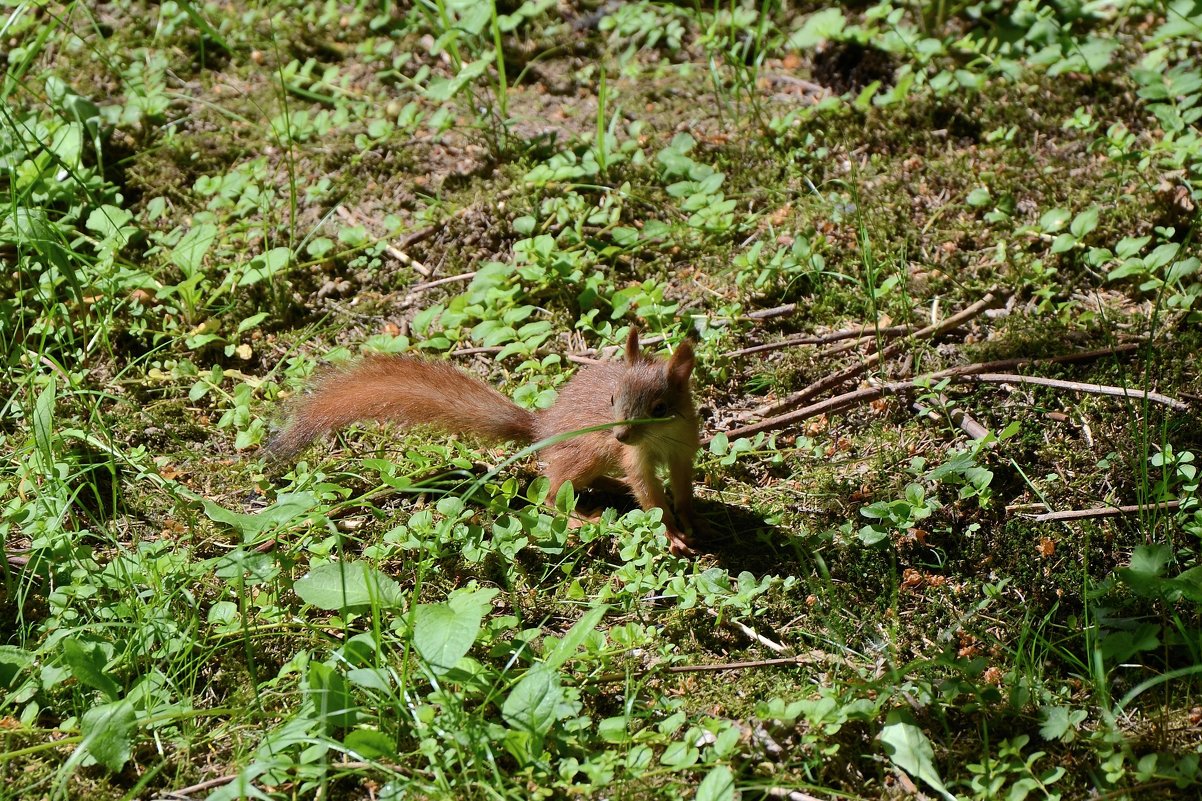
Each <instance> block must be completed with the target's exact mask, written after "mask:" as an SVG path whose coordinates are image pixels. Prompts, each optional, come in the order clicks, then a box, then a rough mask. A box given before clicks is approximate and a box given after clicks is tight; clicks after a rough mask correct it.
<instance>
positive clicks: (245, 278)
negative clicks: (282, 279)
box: [238, 247, 292, 286]
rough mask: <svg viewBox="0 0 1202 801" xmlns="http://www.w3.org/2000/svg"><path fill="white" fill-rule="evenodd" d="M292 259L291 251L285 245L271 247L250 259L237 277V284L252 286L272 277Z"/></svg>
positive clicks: (281, 270)
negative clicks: (243, 270)
mask: <svg viewBox="0 0 1202 801" xmlns="http://www.w3.org/2000/svg"><path fill="white" fill-rule="evenodd" d="M291 261H292V251H291V250H289V249H288V248H285V247H279V248H272V249H271V250H269V251H267V252H266V253H261V254H259V255H258V256H255V257H254V258H253V259H251V260H250V264H248V265H246V270H245V272H243V273H242V277H241V278H240V279H238V286H252V285H254V284H257V283H259V282H260V281H264V280H269V279H271V278H274V277H275V276H276V275H277V274H279V273H281V272H283V270H284V268H286V267H287V266H288V264H289V263H290V262H291Z"/></svg>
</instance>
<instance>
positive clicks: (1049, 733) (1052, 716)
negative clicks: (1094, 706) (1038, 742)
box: [1039, 706, 1088, 743]
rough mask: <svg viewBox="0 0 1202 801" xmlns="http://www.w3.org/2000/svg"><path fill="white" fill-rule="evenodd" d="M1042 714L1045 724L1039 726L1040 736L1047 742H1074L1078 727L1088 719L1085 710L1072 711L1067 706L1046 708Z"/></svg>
mask: <svg viewBox="0 0 1202 801" xmlns="http://www.w3.org/2000/svg"><path fill="white" fill-rule="evenodd" d="M1040 712H1041V714H1042V715H1043V723H1042V724H1040V726H1039V734H1040V736H1041V737H1043V739H1045V740H1060V741H1061V742H1066V743H1067V742H1071V741H1072V740H1073V738H1074V737H1075V732H1076V730H1077V727H1078V726H1080V725H1081V724H1082V723H1084V722H1085V718H1086V717H1088V713H1087V712H1086V711H1085V710H1084V709H1071V708H1070V707H1067V706H1046V707H1044V708H1043V709H1042V710H1040Z"/></svg>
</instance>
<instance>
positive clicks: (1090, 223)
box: [1068, 206, 1098, 239]
mask: <svg viewBox="0 0 1202 801" xmlns="http://www.w3.org/2000/svg"><path fill="white" fill-rule="evenodd" d="M1097 227H1098V207H1097V206H1090V207H1089V208H1088V209H1086V210H1085V211H1083V212H1081V213H1080V214H1078V215H1077V216H1076V217H1074V218H1073V223H1072V225H1070V226H1069V228H1068V230H1069V231H1071V232H1072V234H1073V236H1075V237H1076V238H1077V239H1083V238H1084V237H1085V235H1086V234H1088V233H1089V232H1090V231H1092V230H1093V229H1095V228H1097Z"/></svg>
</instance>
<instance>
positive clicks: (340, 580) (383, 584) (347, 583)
mask: <svg viewBox="0 0 1202 801" xmlns="http://www.w3.org/2000/svg"><path fill="white" fill-rule="evenodd" d="M293 589H294V590H295V591H296V594H297V595H298V596H299V597H300V599H301V600H302V601H304V602H305V603H307V604H312V605H313V606H316V607H317V608H319V609H327V610H330V611H341V610H343V609H348V608H351V607H356V606H370V605H372V604H379V605H380V607H382V608H390V609H399V608H400V607H402V606H403V605H404V599H405V594H404V592H402V590H401V587H400V585H399V584H397V583H396V582H395V581H393V580H392V579H390V578H389V577H388V576H386V575H384V574H383V573H381V572H380V571H379V570H377V569H375V568H374V567H372V566H371V565H369V564H367V563H366V562H357V561H345V562H325V563H322V564H319V565H317V566H316V567H314V568H313V569H311V570H310V571H309V575H307V576H305V577H304V578H301V579H298V580H297V582H296V584H295V585H293Z"/></svg>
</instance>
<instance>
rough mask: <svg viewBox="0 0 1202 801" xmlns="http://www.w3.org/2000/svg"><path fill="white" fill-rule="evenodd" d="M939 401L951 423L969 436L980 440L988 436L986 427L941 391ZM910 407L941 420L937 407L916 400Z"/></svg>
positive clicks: (930, 417)
mask: <svg viewBox="0 0 1202 801" xmlns="http://www.w3.org/2000/svg"><path fill="white" fill-rule="evenodd" d="M939 403H940V404H941V405H942V406H943V408H944V409H946V410H947V416H948V417H949V418H950V419H951V421H952V423H953V424H955V425H956V426H958V427H959V428H960V430H961V431H963V432H964V433H965V434H967V435H968V436H970V437H971V438H973V439H976V440H981V439H985V438H986V437H988V436H990V433H991V432H990V431H989V429H988V428H986V427H985V426H983V425H981V424H980V423H978V422H977V421H976V420H975V419H973V417H972V415H970V414H969V413H968V412H966V411H964V410H963V409H961V408H960V407H959V406H956V405H955V404H953V403H952V401H951V400H950V399H949V398H948V397H947V395H944V394H943V393H942V392H941V393H939ZM912 408H913V409H914V411H916V412H918V413H919V414H920V415H923V416H924V417H927V418H929V419H931V420H934V421H936V422H943V415H941V414H940V413H939V411H938V410H937V409H931V408H928V407H926V406H923V405H922V404H921V403H918V402H917V401H916V402H914V403H913V404H912Z"/></svg>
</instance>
